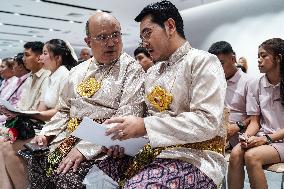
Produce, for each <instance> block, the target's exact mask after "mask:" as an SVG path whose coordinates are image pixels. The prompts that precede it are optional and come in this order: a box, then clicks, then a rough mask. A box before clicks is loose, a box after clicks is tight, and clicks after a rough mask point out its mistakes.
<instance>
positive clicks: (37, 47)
mask: <svg viewBox="0 0 284 189" xmlns="http://www.w3.org/2000/svg"><path fill="white" fill-rule="evenodd" d="M43 46H44V43H43V42H40V41H31V42H27V43H26V44H24V48H25V49H31V50H32V51H33V52H34V53H36V54H42V48H43Z"/></svg>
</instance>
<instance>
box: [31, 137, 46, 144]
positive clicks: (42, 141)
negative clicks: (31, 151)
mask: <svg viewBox="0 0 284 189" xmlns="http://www.w3.org/2000/svg"><path fill="white" fill-rule="evenodd" d="M31 143H35V144H37V145H39V146H47V145H48V138H47V137H46V136H44V135H39V136H35V137H34V138H33V139H32V140H31Z"/></svg>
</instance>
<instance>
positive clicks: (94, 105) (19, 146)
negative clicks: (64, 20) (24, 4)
mask: <svg viewBox="0 0 284 189" xmlns="http://www.w3.org/2000/svg"><path fill="white" fill-rule="evenodd" d="M135 21H136V22H139V23H140V38H141V40H142V42H141V44H140V45H141V46H140V47H138V48H137V49H136V50H135V52H134V56H135V59H136V60H135V59H134V58H133V57H131V56H130V55H128V54H127V53H125V52H123V43H122V38H121V25H120V23H119V21H118V20H117V19H116V18H115V17H114V16H112V15H111V14H109V13H104V12H96V13H95V14H93V15H91V16H90V18H89V19H88V21H87V23H86V28H85V31H86V37H85V38H84V40H85V42H86V44H87V45H88V47H89V48H90V49H91V52H92V56H90V55H89V54H88V53H85V54H87V55H86V56H83V55H82V56H81V58H80V60H79V61H78V58H77V56H76V54H75V52H74V49H73V48H72V47H71V45H70V44H69V43H68V42H66V41H64V40H61V39H51V40H49V41H47V42H45V43H42V42H39V41H34V42H27V43H26V44H25V45H24V51H23V52H22V53H19V54H17V56H15V57H14V58H6V59H3V61H2V63H1V65H0V75H1V77H2V78H3V81H2V84H1V87H0V98H1V100H3V101H4V100H5V101H7V102H9V103H10V104H12V105H13V106H14V107H16V108H18V109H19V110H21V111H34V113H29V114H28V113H24V112H23V113H16V112H13V111H10V110H8V109H7V108H6V107H5V106H1V108H0V121H1V122H0V124H1V125H0V189H27V188H30V189H53V188H58V189H61V188H62V189H63V188H74V189H77V188H78V189H80V188H100V187H99V185H98V183H101V182H108V181H109V180H112V181H113V182H112V183H115V184H114V185H113V186H112V188H115V187H118V188H126V189H132V188H145V189H146V188H200V189H202V188H208V189H217V188H219V187H220V186H221V184H222V181H223V179H224V177H225V176H227V178H228V187H229V188H230V189H241V188H243V187H244V178H245V171H244V167H246V169H247V174H248V178H249V182H250V186H251V188H253V189H258V188H268V185H267V180H266V178H265V174H264V171H263V169H262V167H263V165H267V164H274V163H279V162H283V161H284V144H283V139H284V127H283V122H284V117H283V113H284V60H283V59H284V58H283V56H284V40H283V39H280V38H272V39H268V40H266V41H264V42H263V43H262V44H260V46H259V48H258V63H259V70H260V72H261V73H264V75H263V76H261V77H260V78H257V79H250V78H249V77H248V76H247V74H246V73H245V72H244V71H243V69H241V68H239V66H238V64H237V61H236V60H237V58H236V53H235V51H234V50H233V48H232V46H231V44H229V43H228V42H226V41H218V42H215V43H213V44H212V45H211V46H210V48H209V50H208V52H205V51H201V50H198V49H195V48H192V47H191V45H190V44H189V42H188V41H187V39H186V38H185V34H184V29H183V19H182V17H181V15H180V13H179V11H178V9H177V8H176V7H175V5H173V4H172V3H171V2H170V1H161V2H157V3H153V4H150V5H147V6H146V7H144V8H143V10H142V11H141V12H140V13H139V14H138V15H137V17H136V18H135ZM165 47H166V48H165ZM87 50H88V49H84V51H87ZM82 54H84V53H82ZM81 59H82V62H81ZM83 59H84V60H83ZM78 62H81V63H80V64H79V63H78ZM243 67H244V68H246V69H247V66H245V65H243ZM225 108H228V109H229V110H230V114H229V120H228V124H227V125H228V127H227V128H225V127H224V109H225ZM84 117H88V118H91V119H92V120H94V121H95V122H98V123H103V124H104V125H106V127H107V130H106V133H105V135H107V136H110V137H111V138H112V139H113V140H121V141H123V140H127V139H131V138H138V137H145V136H146V139H147V140H148V144H146V145H145V146H144V147H143V148H142V149H141V150H140V152H139V153H137V154H136V155H135V156H134V157H132V156H129V155H126V154H124V150H125V149H124V148H123V147H120V146H117V145H116V146H108V147H105V146H100V145H98V144H93V143H90V142H88V141H85V140H82V139H80V138H77V137H75V136H73V135H72V134H71V133H72V132H73V131H75V130H76V129H77V127H78V126H79V124H80V122H81V121H82V119H83V118H84ZM226 139H227V140H228V144H229V145H228V148H230V149H232V152H231V156H230V161H229V166H228V169H227V162H226V160H225V158H224V152H225V148H226V142H227V141H226ZM25 144H34V145H35V146H37V147H47V148H48V149H49V151H48V152H46V153H39V154H38V153H37V152H36V151H33V153H29V152H31V151H29V150H30V149H28V150H26V149H25V147H24V145H25ZM99 171H103V172H104V173H105V174H104V175H103V176H102V175H100V177H98V178H97V179H94V177H93V176H91V175H98V174H99ZM90 178H92V179H94V180H92V179H90ZM106 184H110V183H105V185H106Z"/></svg>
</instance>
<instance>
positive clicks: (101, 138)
mask: <svg viewBox="0 0 284 189" xmlns="http://www.w3.org/2000/svg"><path fill="white" fill-rule="evenodd" d="M106 129H107V127H106V125H104V124H99V123H96V122H94V121H93V120H92V119H90V118H87V117H85V118H84V119H83V121H82V122H81V123H80V125H79V126H78V127H77V129H76V130H75V131H74V132H73V133H72V134H71V135H73V136H75V137H78V138H80V139H82V140H85V141H89V142H91V143H93V144H97V145H101V146H105V147H110V146H115V145H119V146H120V147H124V153H125V154H126V155H130V156H134V155H135V154H137V153H138V152H139V150H140V149H142V148H143V146H144V145H145V144H147V143H148V139H146V138H143V137H140V138H131V139H127V140H122V141H120V140H112V139H111V136H106V135H105V132H106Z"/></svg>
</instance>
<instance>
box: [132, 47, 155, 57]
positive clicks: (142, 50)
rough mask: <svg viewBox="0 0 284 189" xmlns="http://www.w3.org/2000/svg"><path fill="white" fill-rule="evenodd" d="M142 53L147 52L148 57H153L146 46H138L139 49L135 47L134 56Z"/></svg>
mask: <svg viewBox="0 0 284 189" xmlns="http://www.w3.org/2000/svg"><path fill="white" fill-rule="evenodd" d="M140 53H143V54H145V56H147V57H148V58H149V57H151V56H150V54H149V52H148V51H147V49H146V48H144V47H138V48H137V49H135V51H134V56H137V55H138V54H140Z"/></svg>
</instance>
